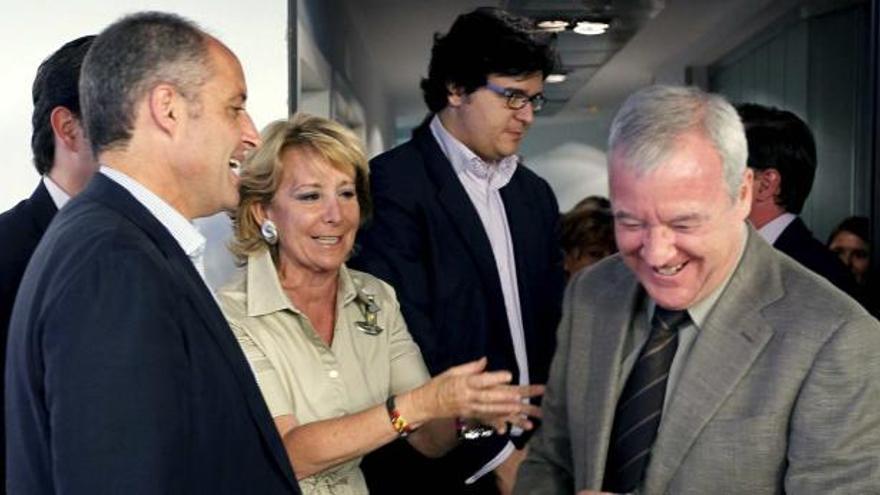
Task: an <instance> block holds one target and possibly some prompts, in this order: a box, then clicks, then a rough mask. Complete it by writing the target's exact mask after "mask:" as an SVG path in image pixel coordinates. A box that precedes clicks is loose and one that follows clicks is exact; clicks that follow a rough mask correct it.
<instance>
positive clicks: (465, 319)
mask: <svg viewBox="0 0 880 495" xmlns="http://www.w3.org/2000/svg"><path fill="white" fill-rule="evenodd" d="M370 184H371V185H370V188H371V191H372V201H373V205H374V215H373V218H372V220H371V222H370V223H369V224H368V225H366V226H365V228H363V229H362V230H361V231H360V232H359V234H358V239H357V247H356V251H355V253H356V254H355V256H354V258H353V259H352V260H351V262H350V265H351V266H353V267H355V268H357V269H360V270H363V271H366V272H369V273H371V274H373V275H375V276H377V277H379V278H381V279H383V280H385V281H387V282H388V283H390V284H391V285H392V286H393V287H394V288H395V289H396V291H397V297H398V298H399V300H400V303H401V310H402V312H403V316H404V318H405V319H406V323H407V325H408V327H409V331H410V333H412V336H413V338H414V339H415V341H416V342H417V343H418V344H419V347H420V348H421V351H422V355H423V356H424V358H425V362H426V363H427V365H428V369H429V370H430V372H431V374H432V375H436V374H438V373H441V372H443V371H444V370H446V369H447V368H449V367H451V366H454V365H458V364H461V363H464V362H467V361H470V360H473V359H478V358H480V357H482V356H487V357H488V359H489V368H490V369H506V370H509V371H511V372H513V374H514V382H516V381H517V380H518V377H517V374H518V371H517V364H516V359H515V356H514V350H513V343H512V340H511V337H510V329H509V326H508V322H507V313H506V310H505V306H504V299H503V295H502V292H501V282H500V280H499V278H498V270H497V268H496V264H495V257H494V256H493V254H492V249H491V245H490V244H489V238H488V237H487V235H486V232H485V230H484V228H483V224H482V222H481V221H480V218H479V215H478V214H477V211H476V209H475V208H474V206H473V204H472V203H471V200H470V198H469V197H468V195H467V193H466V191H465V190H464V187H463V186H462V185H461V182H460V181H459V179H458V178H457V177H456V175H455V172H454V170H453V167H452V164H451V163H450V162H449V160H448V159H447V158H446V156H445V155H444V154H443V152H442V151H441V149H440V147H439V145H438V144H437V142H436V140H435V139H434V136H433V134H432V133H431V130H430V128H429V127H428V125H422V126H420V127H419V128H417V129H416V130H415V131H414V132H413V137H412V140H410V141H408V142H407V143H405V144H403V145H401V146H398V147H396V148H394V149H392V150H390V151H388V152H386V153H384V154H382V155H380V156H378V157H376V158H374V159H373V160H372V161H371V162H370ZM500 192H501V197H502V200H503V202H504V208H505V211H506V213H507V220H508V224H509V226H510V234H511V238H512V243H513V251H514V257H515V262H516V271H517V281H518V286H519V287H518V288H519V297H520V307H521V310H522V319H523V329H524V334H525V340H526V348H527V353H528V365H529V378H530V381H531V383H544V382H545V381H546V380H547V374H548V370H549V367H550V360H551V358H552V357H553V351H554V348H555V342H556V339H555V335H556V327H557V324H558V323H559V317H560V311H561V301H562V292H563V289H564V284H565V282H564V273H563V269H562V251H561V248H560V243H559V229H558V222H559V207H558V205H557V203H556V198H555V196H554V194H553V192H552V190H551V189H550V186H549V185H548V184H547V182H546V181H544V180H543V179H541V178H540V177H538V176H537V175H536V174H535V173H533V172H532V171H531V170H529V169H528V168H526V167H525V166H523V165H522V164H520V165H518V166H517V169H516V172H515V173H514V175H513V178H512V179H511V180H510V182H509V183H508V184H507V185H506V186H504V187H503V188H502V189H501V191H500ZM505 443H506V439H503V438H500V439H498V438H496V439H493V440H492V441H489V442H485V443H484V444H483V445H474V444H468V445H466V446H461V447H459V448H457V449H455V450H454V451H453V453H452V454H450V455H451V456H452V457H453V458H455V457H460V458H461V460H462V462H460V463H458V466H459V467H460V469H461V470H460V472H458V473H455V476H454V477H457V480H458V483H460V482H461V481H463V480H464V479H465V478H466V477H468V476H470V475H471V474H473V473H474V472H475V471H476V470H477V469H479V468H480V467H481V466H482V465H483V464H484V463H485V462H487V461H489V460H491V459H492V457H494V456H495V455H496V454H497V453H498V451H499V450H500V448H501V447H502V446H503V445H504V444H505ZM447 462H448V460H447ZM369 470H370V466H369V462H368V463H367V467H366V469H365V472H366V473H367V476H368V479H369V477H370V476H369V475H370V473H369ZM447 477H448V476H447ZM422 480H423V482H421V483H420V485H419V486H420V487H422V486H425V485H427V484H429V483H425V482H424V478H423V479H422Z"/></svg>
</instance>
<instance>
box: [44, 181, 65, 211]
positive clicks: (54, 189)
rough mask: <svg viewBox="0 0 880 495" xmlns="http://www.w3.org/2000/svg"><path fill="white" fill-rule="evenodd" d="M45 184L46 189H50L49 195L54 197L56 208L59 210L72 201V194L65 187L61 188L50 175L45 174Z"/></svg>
mask: <svg viewBox="0 0 880 495" xmlns="http://www.w3.org/2000/svg"><path fill="white" fill-rule="evenodd" d="M43 185H44V186H46V190H47V191H49V197H51V198H52V202H53V203H55V208H58V209H59V210H60V209H61V208H62V207H63V206H64V205H66V204H67V202H68V201H70V195H69V194H67V192H66V191H65V190H64V189H61V186H59V185H58V184H56V183H55V181H54V180H52V179H51V178H50V177H49V176H48V175H44V176H43Z"/></svg>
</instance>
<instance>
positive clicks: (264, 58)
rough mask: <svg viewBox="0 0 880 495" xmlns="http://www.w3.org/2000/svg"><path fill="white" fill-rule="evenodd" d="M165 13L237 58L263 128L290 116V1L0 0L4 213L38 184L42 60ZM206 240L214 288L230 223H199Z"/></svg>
mask: <svg viewBox="0 0 880 495" xmlns="http://www.w3.org/2000/svg"><path fill="white" fill-rule="evenodd" d="M141 10H163V11H168V12H174V13H177V14H180V15H182V16H184V17H187V18H189V19H191V20H193V21H195V22H196V23H198V24H199V25H201V26H202V28H204V29H205V30H207V31H208V32H209V33H211V34H212V35H214V36H216V37H217V38H219V39H220V40H221V41H223V42H224V43H225V44H226V45H228V46H229V47H230V48H231V49H232V51H233V52H235V53H236V54H237V55H238V57H239V59H240V60H241V63H242V66H243V67H244V72H245V78H246V80H247V84H248V102H247V105H248V110H249V112H250V114H251V116H252V117H253V119H254V122H255V123H256V125H257V127H258V128H262V127H264V126H265V125H266V124H268V123H269V122H270V121H272V120H275V119H279V118H284V117H286V115H287V78H288V69H287V41H286V38H285V36H286V31H287V2H286V1H285V0H271V1H259V2H240V1H232V0H210V1H209V0H188V1H186V2H181V1H174V0H141V1H138V0H115V1H112V2H110V1H107V0H65V1H49V0H36V1H25V2H19V1H13V0H0V11H2V12H3V15H2V16H0V46H2V47H3V49H2V50H0V67H2V68H3V69H2V70H3V77H2V78H0V94H2V95H3V98H2V100H0V136H2V139H3V144H4V149H5V150H6V151H5V152H6V157H5V158H4V159H3V163H4V168H3V170H4V173H3V178H2V180H0V211H5V210H7V209H9V208H11V207H12V206H13V205H15V204H16V203H17V202H18V201H20V200H21V199H23V198H25V197H27V196H29V195H30V193H31V191H32V190H33V188H34V187H35V185H36V183H37V179H38V176H37V172H36V170H34V167H33V165H32V162H31V151H30V136H31V124H30V119H31V112H32V111H33V105H32V103H31V84H32V83H33V80H34V75H35V73H36V70H37V67H38V66H39V64H40V62H42V60H43V59H45V58H46V57H48V56H49V55H50V54H51V53H52V52H54V51H55V50H57V49H58V48H59V47H60V46H61V45H63V44H64V43H66V42H67V41H70V40H71V39H74V38H77V37H79V36H83V35H86V34H93V33H97V32H99V31H101V30H102V29H103V28H104V27H106V26H107V25H108V24H110V23H111V22H113V21H114V20H116V19H117V18H119V17H120V16H122V15H124V14H128V13H132V12H137V11H141ZM199 225H200V228H201V229H202V231H203V232H204V233H205V235H206V236H207V237H208V241H209V244H208V251H207V254H206V257H207V259H206V266H207V272H208V279H209V281H211V282H212V285H214V286H216V285H218V284H220V283H221V282H222V281H223V280H225V279H226V278H227V276H228V274H229V272H230V270H231V258H230V256H229V255H228V253H227V252H226V250H225V246H224V245H225V242H226V240H227V239H228V236H229V233H230V230H229V222H228V220H227V219H226V218H225V216H223V215H220V216H215V217H212V218H211V219H208V220H206V221H200V222H199Z"/></svg>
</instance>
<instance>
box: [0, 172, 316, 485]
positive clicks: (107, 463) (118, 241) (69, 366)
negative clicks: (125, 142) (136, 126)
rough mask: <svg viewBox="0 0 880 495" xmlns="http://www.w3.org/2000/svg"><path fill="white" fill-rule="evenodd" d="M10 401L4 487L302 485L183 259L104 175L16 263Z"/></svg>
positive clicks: (240, 359) (229, 338)
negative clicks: (22, 267) (19, 273)
mask: <svg viewBox="0 0 880 495" xmlns="http://www.w3.org/2000/svg"><path fill="white" fill-rule="evenodd" d="M6 404H7V410H6V430H7V432H8V435H7V445H6V449H7V454H8V455H7V472H8V480H7V487H8V489H9V491H10V493H71V494H102V493H106V494H117V493H126V494H141V493H150V494H154V493H156V494H157V493H206V494H207V493H211V494H214V493H228V494H240V493H285V494H296V493H299V489H298V486H297V483H296V480H295V479H294V475H293V472H292V470H291V467H290V463H289V461H288V459H287V456H286V454H285V451H284V448H283V445H282V443H281V440H280V438H279V436H278V433H277V430H276V429H275V426H274V424H273V422H272V418H271V417H270V415H269V412H268V410H267V409H266V406H265V404H264V402H263V398H262V396H261V395H260V391H259V389H258V388H257V384H256V382H255V380H254V377H253V375H252V373H251V371H250V368H249V367H248V364H247V361H246V360H245V357H244V355H243V354H242V352H241V349H240V348H239V346H238V344H237V343H236V341H235V338H234V337H233V335H232V332H231V331H230V329H229V327H228V326H227V323H226V320H225V319H224V317H223V315H222V313H221V312H220V309H219V307H218V306H217V304H216V302H215V300H214V299H213V297H212V295H211V294H210V292H209V291H208V289H207V287H206V286H205V285H204V283H203V282H202V280H201V277H200V276H199V274H198V272H197V271H196V270H195V268H194V267H193V265H192V262H191V261H190V260H189V258H188V257H187V256H186V254H185V253H184V252H183V250H182V249H181V248H180V246H179V244H178V243H177V242H176V241H175V240H174V238H173V237H172V236H171V234H170V233H169V232H168V231H167V229H165V227H164V226H162V224H161V223H159V221H158V220H157V219H156V218H155V217H153V216H152V215H151V214H150V213H149V212H148V211H147V210H146V209H145V208H144V207H143V206H142V205H141V204H140V203H138V202H137V201H136V200H135V199H134V198H133V197H132V196H131V195H130V194H129V193H128V191H126V190H125V189H124V188H122V187H120V186H119V185H117V184H116V183H114V182H113V181H111V180H110V179H108V178H106V177H105V176H103V175H101V174H98V175H96V176H95V178H94V179H92V181H91V183H90V185H89V186H88V187H87V188H86V190H85V191H84V192H83V193H82V194H80V195H79V196H78V197H76V198H75V199H73V200H71V202H70V203H69V204H68V205H67V206H66V207H65V208H64V209H63V210H62V211H61V212H60V213H59V214H58V215H57V216H56V218H55V221H54V222H53V223H52V225H51V226H50V227H49V230H48V231H47V232H46V235H45V236H44V238H43V242H42V243H41V244H40V245H39V247H38V248H37V250H36V252H35V253H34V256H33V262H32V263H31V264H30V265H29V267H28V269H27V271H26V272H25V275H24V280H23V281H22V284H21V288H20V290H19V297H18V300H17V302H16V305H15V308H14V310H13V314H12V320H11V323H10V328H9V352H8V355H7V364H6Z"/></svg>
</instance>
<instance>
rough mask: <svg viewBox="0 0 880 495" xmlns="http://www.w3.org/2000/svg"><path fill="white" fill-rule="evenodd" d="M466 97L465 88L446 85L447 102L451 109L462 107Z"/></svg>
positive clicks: (450, 84)
mask: <svg viewBox="0 0 880 495" xmlns="http://www.w3.org/2000/svg"><path fill="white" fill-rule="evenodd" d="M464 96H465V92H464V88H462V87H461V86H456V85H455V84H453V83H446V101H447V103H448V104H449V106H450V107H459V106H461V104H462V102H463V101H464Z"/></svg>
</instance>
